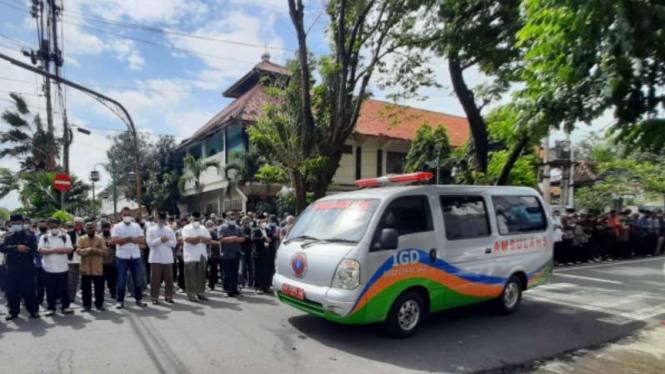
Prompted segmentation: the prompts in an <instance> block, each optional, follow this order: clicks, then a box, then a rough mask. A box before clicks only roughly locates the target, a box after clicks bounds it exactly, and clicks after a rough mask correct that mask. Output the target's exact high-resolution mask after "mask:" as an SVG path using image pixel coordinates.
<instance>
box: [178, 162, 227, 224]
mask: <svg viewBox="0 0 665 374" xmlns="http://www.w3.org/2000/svg"><path fill="white" fill-rule="evenodd" d="M182 161H183V164H184V166H185V170H184V173H183V175H182V176H181V177H180V179H179V180H178V188H179V189H180V191H182V192H183V193H184V192H185V191H186V189H187V185H188V184H192V185H193V187H194V191H196V193H197V194H198V196H199V209H200V210H199V211H200V212H203V189H204V188H205V185H204V184H203V183H202V182H201V175H203V173H205V171H206V170H208V169H211V168H214V169H216V170H217V172H218V173H219V169H220V167H221V165H220V163H219V161H217V160H205V159H198V160H197V159H196V158H194V156H192V155H189V154H188V155H187V156H185V158H184V159H183V160H182Z"/></svg>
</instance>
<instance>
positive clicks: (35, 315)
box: [30, 313, 41, 319]
mask: <svg viewBox="0 0 665 374" xmlns="http://www.w3.org/2000/svg"><path fill="white" fill-rule="evenodd" d="M30 318H32V319H37V318H41V316H40V315H39V313H30Z"/></svg>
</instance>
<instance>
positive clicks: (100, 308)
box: [97, 305, 106, 312]
mask: <svg viewBox="0 0 665 374" xmlns="http://www.w3.org/2000/svg"><path fill="white" fill-rule="evenodd" d="M105 310H106V308H105V307H104V305H102V306H98V307H97V311H98V312H103V311H105Z"/></svg>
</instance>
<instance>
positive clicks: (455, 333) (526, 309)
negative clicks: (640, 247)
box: [289, 300, 646, 373]
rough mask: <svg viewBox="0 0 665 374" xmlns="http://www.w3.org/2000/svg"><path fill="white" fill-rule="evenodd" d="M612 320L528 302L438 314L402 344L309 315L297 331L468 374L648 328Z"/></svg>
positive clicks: (406, 362)
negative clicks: (508, 310)
mask: <svg viewBox="0 0 665 374" xmlns="http://www.w3.org/2000/svg"><path fill="white" fill-rule="evenodd" d="M607 316H609V314H605V313H599V312H590V311H584V310H578V309H574V310H573V309H568V308H563V307H559V306H556V305H552V304H548V303H542V302H534V301H530V300H524V302H523V304H522V307H521V309H520V310H519V311H518V312H517V313H516V314H514V315H511V316H498V315H496V314H494V312H493V311H492V310H491V308H490V306H489V305H487V304H479V305H474V306H470V307H466V308H461V309H456V310H451V311H446V312H442V313H436V314H433V315H431V316H430V317H429V319H428V320H427V322H426V323H425V324H424V325H422V326H421V329H420V331H419V332H418V335H416V336H414V337H412V338H410V339H406V340H398V339H392V338H390V337H387V336H386V335H385V334H384V333H383V331H382V329H381V328H380V326H377V325H374V326H352V325H351V326H349V325H340V324H335V323H332V322H328V321H325V320H323V319H321V318H317V317H314V316H310V315H302V316H298V317H292V318H290V319H289V322H290V323H291V325H292V326H294V327H295V328H296V329H298V330H299V331H300V332H302V333H303V334H305V335H306V336H307V337H308V338H310V339H314V340H316V341H318V342H320V343H322V344H324V345H326V346H328V347H331V348H335V349H339V350H342V351H344V352H347V353H350V354H353V355H356V356H359V357H363V358H366V359H370V360H374V361H381V362H384V363H388V364H392V365H396V366H399V367H403V368H406V369H412V370H426V371H439V372H440V371H444V372H454V373H468V372H476V371H479V370H487V369H492V368H496V367H501V366H505V365H510V364H519V363H524V362H528V361H531V360H536V359H541V358H547V357H553V356H556V355H558V354H560V353H562V352H567V351H570V350H573V349H577V348H582V347H588V346H593V345H597V344H600V343H603V342H606V341H608V340H614V339H618V338H620V337H623V336H626V335H629V334H631V333H632V332H634V331H636V330H637V329H639V328H641V327H643V326H645V325H646V323H645V322H634V323H629V324H626V325H612V324H607V323H603V322H599V321H597V320H598V318H602V317H607Z"/></svg>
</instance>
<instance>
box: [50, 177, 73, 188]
mask: <svg viewBox="0 0 665 374" xmlns="http://www.w3.org/2000/svg"><path fill="white" fill-rule="evenodd" d="M53 188H55V189H56V190H58V191H61V192H65V191H69V189H70V188H72V179H71V178H70V177H69V175H66V174H58V175H56V176H55V179H53Z"/></svg>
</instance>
